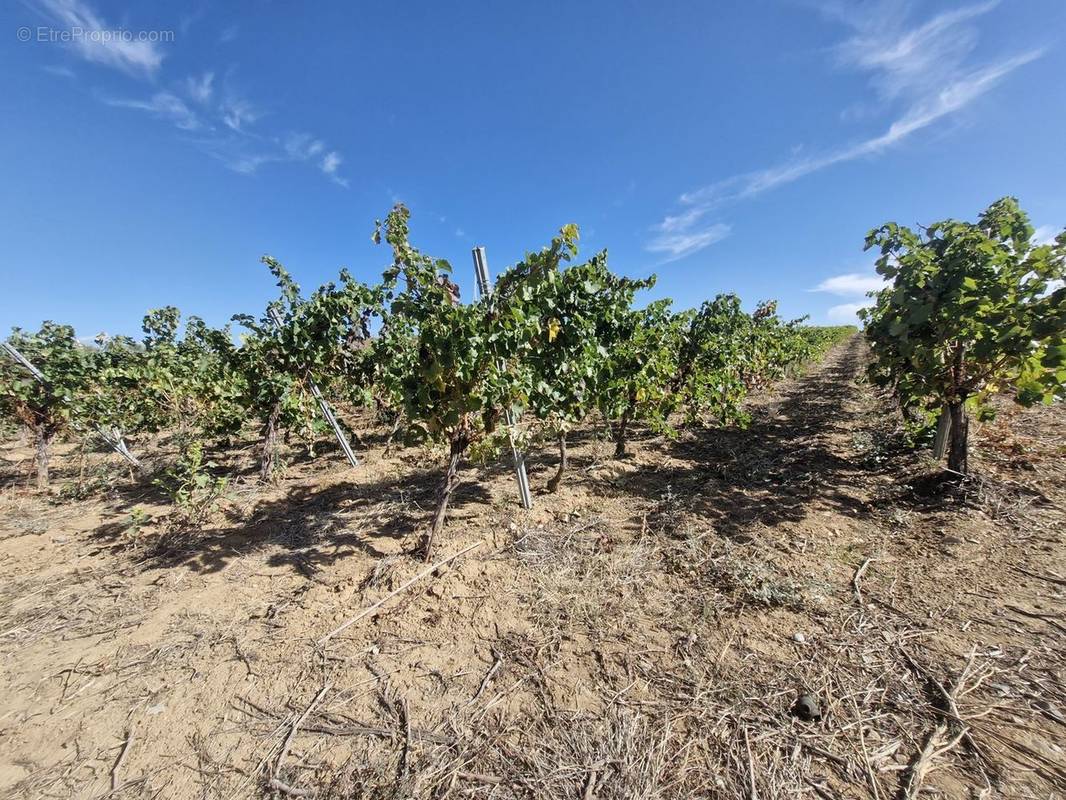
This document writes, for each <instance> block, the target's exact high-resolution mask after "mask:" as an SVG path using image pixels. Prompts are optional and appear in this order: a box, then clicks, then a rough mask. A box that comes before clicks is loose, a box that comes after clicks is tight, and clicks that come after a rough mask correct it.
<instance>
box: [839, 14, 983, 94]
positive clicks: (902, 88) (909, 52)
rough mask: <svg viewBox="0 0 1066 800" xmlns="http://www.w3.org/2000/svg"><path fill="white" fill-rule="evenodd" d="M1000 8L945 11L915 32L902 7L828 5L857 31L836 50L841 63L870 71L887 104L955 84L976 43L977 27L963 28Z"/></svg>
mask: <svg viewBox="0 0 1066 800" xmlns="http://www.w3.org/2000/svg"><path fill="white" fill-rule="evenodd" d="M998 5H999V0H990V2H980V3H975V4H973V5H969V6H962V7H959V8H954V9H951V10H948V11H944V12H941V13H940V14H938V15H936V16H935V17H933V18H932V19H930V20H929V21H928V22H925V23H924V24H922V25H919V26H917V27H915V28H909V29H908V28H905V27H904V23H905V21H906V15H905V13H904V12H905V8H904V7H901V6H900V5H899V4H898V3H889V2H882V3H866V4H850V5H848V6H838V7H834V6H828V7H826V8H825V9H824V10H825V11H826V12H827V16H829V17H830V18H834V19H836V20H838V21H840V22H843V23H844V24H845V25H847V26H848V27H850V28H851V29H852V30H853V35H852V36H850V37H849V38H848V39H846V40H845V41H843V42H842V43H841V44H840V45H838V46H837V47H836V49H835V53H836V56H837V60H838V63H840V64H841V65H842V66H845V67H853V68H856V69H860V70H865V71H867V72H870V73H871V83H872V85H873V88H874V89H875V90H876V91H877V92H878V94H879V95H880V96H881V97H882V98H883V99H885V100H892V99H895V98H897V97H901V96H904V97H910V96H913V95H914V94H924V93H926V92H928V90H929V89H928V87H929V86H930V85H931V84H932V85H935V84H938V83H941V82H946V81H950V80H952V79H953V78H954V77H955V75H956V73H957V71H958V70H959V68H960V67H961V65H962V64H963V62H964V61H965V59H966V57H967V56H968V55H969V54H970V53H971V51H972V50H973V49H974V47H975V46H976V44H977V39H978V34H977V31H976V29H975V28H974V27H973V26H970V25H965V24H964V23H968V22H969V21H971V20H973V19H976V18H977V17H980V16H982V15H984V14H987V13H988V12H989V11H991V10H992V9H994V8H995V7H996V6H998Z"/></svg>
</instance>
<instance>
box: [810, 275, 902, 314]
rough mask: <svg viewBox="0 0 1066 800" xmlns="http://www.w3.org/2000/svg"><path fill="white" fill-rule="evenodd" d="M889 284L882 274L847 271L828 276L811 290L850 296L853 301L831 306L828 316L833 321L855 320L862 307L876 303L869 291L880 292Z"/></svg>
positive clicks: (827, 312)
mask: <svg viewBox="0 0 1066 800" xmlns="http://www.w3.org/2000/svg"><path fill="white" fill-rule="evenodd" d="M887 285H888V282H887V281H885V279H884V278H882V277H881V276H880V275H876V274H871V273H868V272H845V273H843V274H841V275H833V276H832V277H830V278H826V279H825V280H824V281H822V282H821V283H819V284H818V285H817V286H815V287H814V288H813V289H811V290H810V291H812V292H825V293H827V294H832V295H836V296H837V297H846V298H850V300H851V302H847V303H840V304H839V305H835V306H831V307H830V308H829V310H828V311H826V316H827V317H828V318H829V320H830V321H831V322H855V321H856V320H855V315H856V314H857V313H858V311H859V310H860V309H863V308H867V307H869V306H872V305H873V304H874V301H873V299H872V298H869V297H867V295H868V293H869V292H878V291H880V290H881V289H884V288H885V286H887Z"/></svg>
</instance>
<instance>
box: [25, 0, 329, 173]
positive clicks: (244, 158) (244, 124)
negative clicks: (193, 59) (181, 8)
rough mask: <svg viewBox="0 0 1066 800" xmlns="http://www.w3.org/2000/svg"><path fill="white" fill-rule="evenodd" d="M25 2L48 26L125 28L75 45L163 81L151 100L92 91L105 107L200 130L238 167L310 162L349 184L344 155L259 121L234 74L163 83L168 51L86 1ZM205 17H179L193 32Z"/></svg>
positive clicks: (89, 57)
mask: <svg viewBox="0 0 1066 800" xmlns="http://www.w3.org/2000/svg"><path fill="white" fill-rule="evenodd" d="M25 2H26V3H27V4H28V5H30V6H31V7H32V8H35V9H36V10H37V11H38V13H40V14H41V15H42V16H43V17H44V18H45V19H47V21H48V22H49V23H50V24H52V25H53V26H55V27H58V28H62V29H64V30H73V29H76V28H80V29H81V30H83V31H85V32H86V33H87V34H88V33H90V32H98V33H106V32H108V31H111V32H112V33H115V32H117V33H119V34H122V35H111V36H107V35H99V36H90V35H86V36H83V37H72V41H71V47H72V48H73V51H74V52H75V53H76V54H77V55H78V56H80V57H81V58H82V59H84V60H86V61H90V62H94V63H99V64H104V65H106V66H110V67H113V68H116V69H119V70H121V71H123V72H125V73H127V74H129V75H130V76H132V77H136V78H143V77H148V78H152V79H153V82H155V83H156V84H157V86H159V87H160V88H158V90H157V91H154V92H153V93H152V94H151V95H150V96H148V97H147V98H145V97H143V96H141V97H138V96H134V97H115V96H114V95H113V94H110V93H108V94H106V95H105V94H103V93H100V92H98V91H97V92H95V93H96V95H97V97H99V98H100V99H101V100H102V101H103V102H104V103H105V104H106V105H108V106H111V107H113V108H124V109H132V110H136V111H142V112H145V113H147V114H150V115H151V116H153V117H154V118H156V119H159V120H162V121H164V122H167V123H169V124H171V125H173V126H175V127H176V128H178V129H179V130H181V131H183V132H186V133H195V134H196V135H195V136H192V137H189V138H188V141H190V142H192V143H194V144H195V145H196V146H198V147H199V148H200V149H202V150H203V151H204V152H206V153H207V154H209V155H210V156H211V157H213V158H216V159H218V160H219V161H221V162H222V163H223V164H225V165H226V166H227V167H228V168H229V169H231V170H233V171H234V172H238V173H240V174H243V175H252V174H255V173H256V172H258V171H259V169H260V168H261V167H263V166H265V165H267V164H277V163H285V162H289V163H306V164H308V165H309V166H313V167H314V168H315V169H317V170H318V171H319V172H321V173H322V174H323V175H324V176H325V177H326V178H328V179H329V180H330V181H332V182H333V183H336V184H337V185H339V186H344V187H347V186H348V180H347V178H345V177H344V176H343V175H342V174H341V173H340V169H341V165H342V164H343V162H344V157H343V155H342V154H341V153H340V152H339V151H338V150H336V149H334V148H330V147H327V146H326V143H325V142H324V141H322V139H320V138H318V137H315V136H312V135H311V134H309V133H300V132H293V131H284V130H282V131H278V130H273V131H271V130H269V128H268V127H267V126H266V125H265V124H262V123H261V121H262V120H263V119H264V118H265V117H266V116H267V114H266V112H265V111H264V110H263V109H261V108H260V107H259V106H258V105H256V104H254V103H252V102H251V101H250V100H248V99H246V98H245V97H244V96H243V95H242V94H241V93H240V92H239V91H237V90H236V88H235V87H234V86H233V81H232V79H231V72H227V73H226V74H225V75H224V76H222V79H221V80H220V81H219V83H220V84H221V85H217V84H216V80H215V72H213V71H210V70H207V71H204V72H202V73H197V74H192V75H188V76H186V77H185V78H184V79H181V80H175V79H173V78H171V79H170V80H167V81H166V82H165V84H164V83H163V82H162V81H160V80H158V79H159V75H158V73H159V72H160V67H161V65H162V63H163V57H164V54H163V52H162V51H161V50H160V49H159V46H158V44H156V43H154V42H150V41H141V40H140V39H139V38H137V36H136V35H132V36H131V35H127V34H131V33H133V32H131V31H125V30H124V29H113V28H111V27H110V26H108V25H107V23H106V22H105V20H104V19H103V18H102V17H101V16H100V15H99V14H98V13H97V12H96V11H95V10H94V9H93V8H92V7H91V6H90V5H89V3H88V2H87V1H86V0H25ZM200 16H202V12H197V13H196V14H193V15H191V16H187V17H185V18H183V19H182V20H180V23H181V29H182V30H183V31H185V30H188V29H189V28H190V27H191V26H192V25H193V24H194V23H196V22H197V21H198V19H199V17H200ZM236 35H237V28H236V26H232V27H230V28H227V29H225V30H223V31H222V33H221V36H220V38H221V40H222V41H229V40H231V39H232V38H234V37H235V36H236ZM45 69H47V70H48V71H49V72H52V73H54V74H56V75H61V76H63V77H67V78H73V77H76V74H75V73H74V71H73V70H71V69H70V68H69V67H67V66H48V67H45ZM163 86H165V87H166V88H162V87H163ZM131 94H134V95H136V94H139V93H137V92H131Z"/></svg>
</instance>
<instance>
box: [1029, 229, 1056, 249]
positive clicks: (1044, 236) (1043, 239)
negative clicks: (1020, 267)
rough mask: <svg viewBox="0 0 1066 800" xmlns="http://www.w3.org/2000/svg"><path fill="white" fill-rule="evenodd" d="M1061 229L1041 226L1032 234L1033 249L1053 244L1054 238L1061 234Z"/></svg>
mask: <svg viewBox="0 0 1066 800" xmlns="http://www.w3.org/2000/svg"><path fill="white" fill-rule="evenodd" d="M1062 230H1063V229H1062V227H1058V228H1056V227H1055V226H1054V225H1041V226H1040V227H1038V228H1037V229H1036V230H1035V231H1034V232H1033V238H1032V240H1031V241H1032V243H1033V246H1034V247H1039V246H1040V245H1043V244H1054V243H1055V237H1056V236H1058V235H1059V234H1060V233H1062Z"/></svg>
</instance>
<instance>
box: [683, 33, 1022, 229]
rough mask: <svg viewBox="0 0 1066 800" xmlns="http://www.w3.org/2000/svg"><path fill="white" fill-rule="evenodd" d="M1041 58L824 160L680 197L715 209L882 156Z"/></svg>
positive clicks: (910, 114)
mask: <svg viewBox="0 0 1066 800" xmlns="http://www.w3.org/2000/svg"><path fill="white" fill-rule="evenodd" d="M1042 54H1043V51H1042V50H1032V51H1029V52H1026V53H1022V54H1021V55H1018V56H1014V57H1013V58H1009V59H1006V60H1005V61H1001V62H999V63H997V64H992V65H991V66H987V67H983V68H980V69H977V70H974V71H973V72H970V73H968V74H966V75H963V76H961V77H959V78H958V79H956V80H955V81H954V82H952V83H950V84H948V85H946V86H944V87H943V88H942V89H940V90H939V91H937V92H935V93H933V94H931V95H929V96H927V97H923V98H921V99H920V100H916V101H915V102H914V103H913V104H912V105H911V106H910V108H908V109H907V110H906V112H904V113H903V115H902V116H900V117H899V118H898V119H896V121H895V122H893V123H892V124H891V125H890V126H889V127H888V129H887V130H885V132H884V133H882V134H880V135H878V136H874V137H872V138H870V139H866V140H864V141H861V142H858V143H856V144H852V145H847V146H844V147H841V148H839V149H836V150H831V151H829V152H827V153H824V154H823V155H821V156H817V157H809V158H803V159H796V160H792V161H786V162H784V163H782V164H779V165H778V166H776V167H770V168H768V169H763V170H758V171H756V172H749V173H745V174H743V175H734V176H733V177H731V178H727V179H725V180H722V181H718V182H717V183H712V184H710V185H709V186H704V187H702V188H700V189H696V190H694V191H690V192H685V193H684V194H682V195H681V198H680V199H681V202H682V203H685V204H699V205H702V206H705V207H707V208H712V207H714V206H716V205H721V204H723V203H727V202H731V201H735V200H744V199H747V198H749V197H754V196H756V195H759V194H762V193H763V192H766V191H769V190H770V189H775V188H777V187H778V186H782V185H784V184H787V183H792V182H793V181H796V180H799V179H800V178H802V177H805V176H807V175H810V174H811V173H813V172H819V171H820V170H823V169H825V168H827V167H831V166H834V165H836V164H840V163H843V162H845V161H854V160H855V159H858V158H862V157H864V156H874V155H878V154H880V153H882V152H884V151H885V150H887V149H889V148H891V147H893V146H894V145H898V144H899V143H900V142H902V141H903V140H905V139H907V138H908V137H910V136H911V135H913V134H915V133H917V132H918V131H920V130H922V129H923V128H927V127H929V126H930V125H932V124H933V123H934V122H937V121H938V120H940V119H943V118H944V117H947V116H949V115H951V114H954V113H955V112H957V111H960V110H961V109H963V108H965V107H966V106H968V105H969V104H970V103H972V102H973V101H974V100H976V99H977V98H978V97H980V96H981V95H983V94H984V93H985V92H987V91H989V90H990V89H992V88H993V87H994V86H995V85H996V84H998V83H999V82H1000V81H1001V80H1002V79H1003V78H1004V77H1006V76H1007V75H1009V74H1010V73H1011V72H1013V71H1014V70H1016V69H1018V67H1021V66H1024V65H1025V64H1028V63H1029V62H1031V61H1034V60H1035V59H1037V58H1039V57H1040V56H1041V55H1042Z"/></svg>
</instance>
